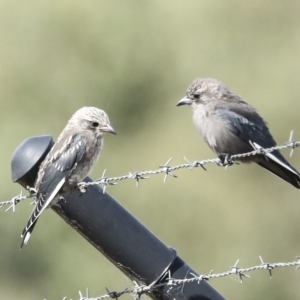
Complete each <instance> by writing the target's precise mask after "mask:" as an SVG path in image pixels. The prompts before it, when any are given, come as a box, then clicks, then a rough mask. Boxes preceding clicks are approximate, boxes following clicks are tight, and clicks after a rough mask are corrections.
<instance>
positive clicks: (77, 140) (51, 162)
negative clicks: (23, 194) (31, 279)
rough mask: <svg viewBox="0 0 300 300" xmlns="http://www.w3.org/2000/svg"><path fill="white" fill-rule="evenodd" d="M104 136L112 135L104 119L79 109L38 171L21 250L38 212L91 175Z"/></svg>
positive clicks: (95, 112) (101, 114) (100, 113)
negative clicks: (30, 211) (31, 209)
mask: <svg viewBox="0 0 300 300" xmlns="http://www.w3.org/2000/svg"><path fill="white" fill-rule="evenodd" d="M107 132H108V133H112V134H116V132H115V130H114V129H113V127H112V126H111V125H110V121H109V118H108V115H107V114H106V113H105V112H104V111H103V110H101V109H99V108H96V107H89V106H86V107H82V108H80V109H79V110H77V111H76V112H75V113H74V115H73V116H72V117H71V119H70V120H69V121H68V123H67V125H66V127H65V128H64V129H63V131H62V132H61V134H60V135H59V137H58V139H57V141H56V142H55V144H54V145H53V147H52V148H51V150H50V152H49V153H48V154H47V156H46V158H45V159H44V161H43V162H42V163H41V165H40V167H39V171H38V175H37V179H36V182H35V185H34V190H35V192H36V196H35V197H36V201H35V203H36V204H35V207H34V209H33V211H32V213H31V215H30V217H29V220H28V222H27V224H26V226H25V228H24V229H23V232H22V234H21V238H22V244H21V249H22V247H23V246H24V245H27V243H28V240H29V238H30V236H31V233H32V231H33V229H34V227H35V225H36V223H37V221H38V219H39V217H40V216H41V214H42V212H43V211H44V210H45V209H46V208H48V207H50V206H51V205H55V204H56V203H57V201H58V199H59V197H60V196H61V195H62V194H63V193H66V192H69V191H72V190H73V189H75V188H76V187H77V184H78V183H79V182H81V181H82V180H83V179H84V178H85V177H86V176H87V175H88V174H89V173H90V172H91V170H92V168H93V166H94V164H95V163H96V161H97V160H98V158H99V155H100V152H101V149H102V147H103V136H104V134H105V133H107Z"/></svg>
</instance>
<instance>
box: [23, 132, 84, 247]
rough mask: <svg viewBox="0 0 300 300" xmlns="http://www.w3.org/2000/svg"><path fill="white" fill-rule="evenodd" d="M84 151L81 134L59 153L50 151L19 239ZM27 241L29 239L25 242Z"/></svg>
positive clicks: (69, 173) (75, 165) (66, 142)
mask: <svg viewBox="0 0 300 300" xmlns="http://www.w3.org/2000/svg"><path fill="white" fill-rule="evenodd" d="M85 149H86V139H85V137H84V136H83V135H81V134H77V135H74V136H72V138H69V139H68V140H66V141H65V142H64V144H63V145H62V147H61V149H60V150H59V151H56V152H55V151H52V150H51V153H49V155H50V156H49V158H48V161H47V164H46V165H43V167H44V170H43V175H42V178H41V179H40V183H39V185H38V186H37V189H38V193H37V201H38V202H37V205H36V206H35V208H34V210H33V211H32V213H31V215H30V218H29V220H28V222H27V225H26V227H25V228H24V230H23V232H22V235H21V237H24V236H25V234H26V233H27V232H28V231H29V230H30V229H31V228H32V229H33V227H32V226H33V225H34V224H35V222H36V221H37V219H38V217H39V216H40V215H41V213H42V212H43V211H44V210H45V209H46V208H47V207H48V205H49V204H50V202H51V201H52V200H53V199H54V197H55V196H56V195H57V193H58V192H59V190H60V189H61V187H62V186H63V185H64V183H65V182H66V180H67V179H68V178H69V177H70V176H71V174H72V172H73V171H74V170H75V169H76V167H77V164H78V162H79V161H80V160H81V159H82V157H83V154H84V153H85ZM53 150H55V148H53ZM46 159H47V158H46ZM25 238H26V237H25ZM25 238H24V239H25ZM28 239H29V237H28V238H27V240H28ZM25 244H26V243H25Z"/></svg>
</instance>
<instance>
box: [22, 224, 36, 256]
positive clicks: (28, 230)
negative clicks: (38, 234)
mask: <svg viewBox="0 0 300 300" xmlns="http://www.w3.org/2000/svg"><path fill="white" fill-rule="evenodd" d="M37 220H38V219H36V220H35V222H34V223H32V224H31V226H30V227H29V228H27V225H26V227H25V228H24V230H23V232H22V235H21V237H22V238H23V239H22V243H21V250H22V248H23V246H24V245H25V246H26V245H27V243H28V241H29V239H30V236H31V233H32V231H33V229H34V226H35V224H36V222H37ZM25 229H26V230H25Z"/></svg>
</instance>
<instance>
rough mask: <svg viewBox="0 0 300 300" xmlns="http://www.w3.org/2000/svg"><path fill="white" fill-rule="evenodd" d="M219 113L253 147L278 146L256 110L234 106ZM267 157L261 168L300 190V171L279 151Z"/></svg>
mask: <svg viewBox="0 0 300 300" xmlns="http://www.w3.org/2000/svg"><path fill="white" fill-rule="evenodd" d="M217 113H218V114H219V115H220V116H223V117H224V118H225V119H226V120H227V121H229V123H230V125H231V128H232V131H233V132H234V133H235V135H236V136H238V137H239V138H240V139H241V140H242V141H244V142H245V143H247V144H248V145H250V146H251V147H252V145H251V143H252V144H253V145H254V146H255V149H259V148H260V147H262V148H271V147H273V146H276V142H275V140H274V139H273V137H272V135H271V134H270V132H269V129H268V127H267V125H266V123H265V121H264V120H263V119H262V118H261V117H260V116H259V115H258V114H257V112H256V111H255V110H254V109H251V108H249V109H248V110H247V109H245V108H244V109H240V108H236V107H232V106H231V107H230V108H229V109H228V108H224V107H220V108H218V109H217ZM266 156H267V159H260V161H258V162H257V163H258V164H259V165H260V166H261V167H263V168H265V169H267V170H268V171H270V172H271V173H273V174H275V175H276V176H279V177H281V178H282V179H284V180H286V181H287V182H289V183H291V184H292V185H294V186H295V187H296V188H300V175H299V173H298V171H297V170H296V169H295V168H293V167H292V166H291V165H290V164H289V163H288V162H287V161H286V159H285V158H284V157H283V156H282V155H281V153H280V152H279V151H278V150H274V151H272V152H271V153H268V154H266Z"/></svg>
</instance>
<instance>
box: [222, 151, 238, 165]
mask: <svg viewBox="0 0 300 300" xmlns="http://www.w3.org/2000/svg"><path fill="white" fill-rule="evenodd" d="M219 160H220V161H219V162H218V166H220V167H228V166H232V165H234V164H237V162H236V161H235V160H234V159H232V158H231V155H230V154H228V153H221V154H219Z"/></svg>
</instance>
